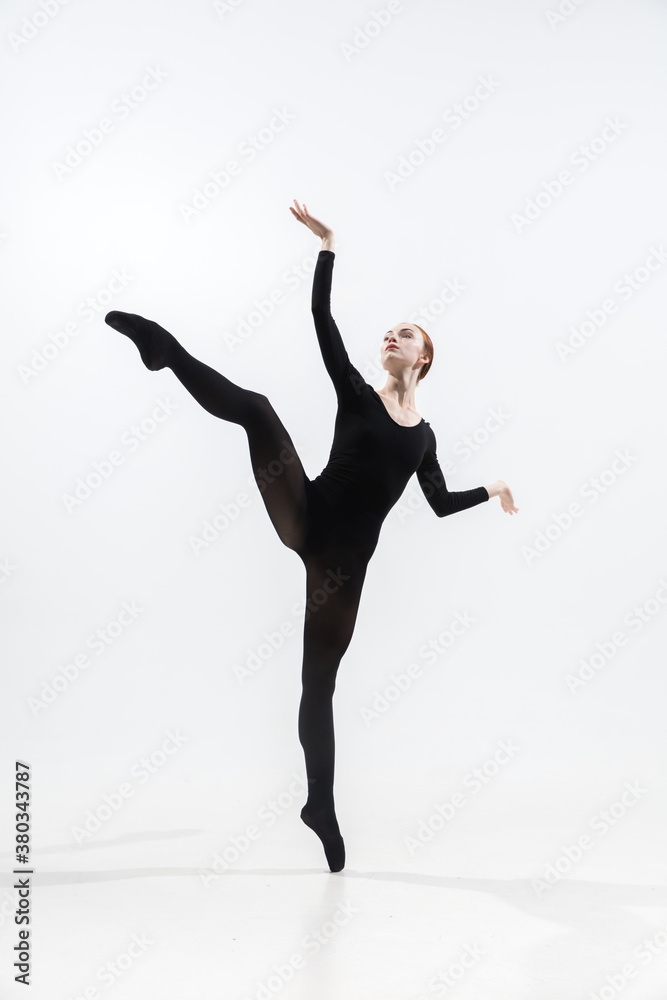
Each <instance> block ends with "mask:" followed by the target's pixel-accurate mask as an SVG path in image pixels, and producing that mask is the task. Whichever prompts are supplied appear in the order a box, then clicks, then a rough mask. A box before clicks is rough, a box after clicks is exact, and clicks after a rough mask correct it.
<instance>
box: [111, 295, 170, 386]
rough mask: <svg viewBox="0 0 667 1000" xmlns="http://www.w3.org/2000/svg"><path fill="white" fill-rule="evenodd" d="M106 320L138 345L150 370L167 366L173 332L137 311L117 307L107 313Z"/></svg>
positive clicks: (153, 370) (154, 370) (157, 369)
mask: <svg viewBox="0 0 667 1000" xmlns="http://www.w3.org/2000/svg"><path fill="white" fill-rule="evenodd" d="M104 322H105V323H106V324H107V325H108V326H110V327H112V328H113V329H114V330H118V332H119V333H124V334H125V336H126V337H129V338H130V340H132V341H133V342H134V343H135V344H136V345H137V347H138V348H139V354H140V355H141V360H142V361H143V363H144V364H145V365H146V367H147V368H148V369H150V371H152V372H156V371H159V370H160V369H161V368H165V367H166V366H167V349H166V348H167V339H168V338H169V337H170V336H171V334H170V333H168V332H167V331H166V330H163V329H162V327H161V326H159V325H158V324H157V323H154V322H153V321H152V320H150V319H144V317H143V316H137V315H136V314H135V313H126V312H118V311H117V310H115V309H114V310H113V311H112V312H109V313H107V314H106V316H105V317H104Z"/></svg>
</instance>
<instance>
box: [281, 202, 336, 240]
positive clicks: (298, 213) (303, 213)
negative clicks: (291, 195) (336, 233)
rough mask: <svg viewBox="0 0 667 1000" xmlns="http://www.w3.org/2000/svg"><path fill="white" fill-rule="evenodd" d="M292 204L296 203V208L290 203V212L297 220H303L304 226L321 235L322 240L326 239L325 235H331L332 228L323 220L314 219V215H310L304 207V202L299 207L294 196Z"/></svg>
mask: <svg viewBox="0 0 667 1000" xmlns="http://www.w3.org/2000/svg"><path fill="white" fill-rule="evenodd" d="M294 204H295V205H296V210H295V209H293V208H292V206H291V205H290V207H289V210H290V212H291V213H292V215H293V216H294V218H295V219H298V220H299V222H303V224H304V226H307V227H308V229H310V231H311V232H312V233H315V235H316V236H321V237H322V239H323V240H324V239H327V237H331V236H333V229H330V228H329V227H328V226H325V224H324V223H323V222H320V220H319V219H316V218H315V216H314V215H311V214H310V212H309V211H308V209H307V208H306V203H305V202H304V203H303V207H301V205H299V202H298V201H297V200H296V198H295V199H294Z"/></svg>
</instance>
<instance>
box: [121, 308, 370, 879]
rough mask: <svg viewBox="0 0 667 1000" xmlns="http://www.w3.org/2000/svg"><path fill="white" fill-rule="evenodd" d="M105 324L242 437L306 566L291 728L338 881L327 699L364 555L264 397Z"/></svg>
mask: <svg viewBox="0 0 667 1000" xmlns="http://www.w3.org/2000/svg"><path fill="white" fill-rule="evenodd" d="M114 317H115V319H113V318H114ZM107 321H108V322H109V325H112V326H114V327H115V328H116V329H119V330H121V332H122V333H125V334H126V335H128V336H130V337H131V339H133V340H134V342H135V343H137V345H138V346H139V347H140V350H141V351H142V358H143V359H144V362H145V363H146V359H147V357H149V352H150V347H151V343H150V340H151V338H152V347H153V352H154V354H155V353H156V351H157V347H156V343H157V342H158V340H159V345H160V346H159V352H160V354H159V364H155V365H149V367H163V366H166V367H169V368H171V370H172V371H173V372H174V374H175V375H176V377H177V378H178V379H179V381H180V382H181V383H182V384H183V385H184V386H185V388H186V389H187V390H188V392H189V393H190V394H191V395H192V396H194V398H195V399H196V400H197V402H198V403H200V405H201V406H203V407H204V409H205V410H208V412H209V413H211V414H213V416H215V417H219V418H220V419H222V420H229V421H231V422H232V423H235V424H240V425H241V426H242V427H243V428H244V430H245V432H246V434H247V436H248V444H249V447H250V460H251V463H252V469H253V473H254V475H255V479H256V482H257V485H258V487H259V489H260V492H261V496H262V500H263V501H264V505H265V507H266V510H267V512H268V515H269V517H270V518H271V522H272V524H273V526H274V528H275V529H276V532H277V533H278V537H279V538H280V540H281V541H282V542H283V543H284V545H286V546H287V547H288V548H290V549H292V550H293V551H295V552H296V553H297V554H298V555H299V556H300V558H301V559H302V561H303V563H304V565H305V568H306V608H307V610H306V620H305V623H304V633H303V663H302V672H301V680H302V695H301V702H300V706H299V720H298V727H299V741H300V743H301V745H302V747H303V751H304V756H305V762H306V774H307V776H308V800H307V802H306V804H305V806H304V808H303V810H302V813H301V818H302V819H303V820H304V822H305V823H306V824H307V825H308V826H310V827H311V829H313V830H314V831H315V832H316V833H317V834H318V836H319V837H320V839H321V840H322V843H323V846H324V849H325V853H326V855H327V860H328V862H329V866H330V868H331V870H332V871H339V870H340V869H341V868H342V867H343V865H344V858H345V853H344V846H343V841H342V837H341V835H340V831H339V828H338V823H337V820H336V815H335V809H334V797H333V781H334V757H335V743H334V725H333V694H334V689H335V686H336V674H337V672H338V667H339V664H340V661H341V658H342V656H343V654H344V653H345V651H346V649H347V648H348V646H349V643H350V640H351V638H352V633H353V631H354V625H355V621H356V617H357V611H358V608H359V600H360V597H361V591H362V586H363V582H364V577H365V575H366V567H367V563H368V558H369V556H368V553H367V551H365V550H364V549H363V547H362V546H359V545H358V544H356V545H355V544H354V542H353V540H352V539H351V538H350V539H346V538H341V535H340V531H339V530H338V529H334V530H333V532H332V535H331V537H329V536H328V535H327V523H328V522H330V521H332V520H333V519H332V518H331V508H328V510H327V509H325V508H323V506H322V504H321V503H318V502H317V500H316V498H315V497H314V496H313V491H312V487H311V486H310V483H309V481H308V479H307V476H306V473H305V470H304V468H303V465H302V464H301V460H300V458H299V456H298V454H297V452H296V449H295V447H294V444H293V442H292V439H291V437H290V435H289V434H288V432H287V430H286V429H285V426H284V425H283V423H282V422H281V420H280V418H279V417H278V415H277V413H276V412H275V410H274V409H273V407H272V405H271V403H270V402H269V400H268V399H267V397H266V396H264V395H262V394H261V393H258V392H253V391H252V390H250V389H243V388H241V387H240V386H238V385H235V384H234V383H233V382H231V381H230V380H229V379H228V378H225V376H224V375H221V374H220V373H219V372H217V371H215V369H213V368H210V367H209V366H208V365H206V364H204V363H203V362H201V361H198V360H197V359H196V358H194V357H192V355H191V354H188V352H187V351H186V350H185V348H184V347H183V346H182V345H181V344H179V343H178V341H177V340H176V338H175V337H173V336H172V335H171V334H167V333H166V331H163V330H162V328H161V327H158V326H157V324H152V323H150V321H147V320H142V319H141V317H136V316H130V314H127V313H116V312H114V313H110V314H109V316H108V317H107ZM121 327H122V329H121ZM157 331H160V332H159V334H158V332H157ZM142 337H143V338H145V339H142ZM142 347H143V349H142ZM149 360H150V358H149ZM267 473H268V474H267Z"/></svg>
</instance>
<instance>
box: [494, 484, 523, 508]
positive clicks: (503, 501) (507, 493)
mask: <svg viewBox="0 0 667 1000" xmlns="http://www.w3.org/2000/svg"><path fill="white" fill-rule="evenodd" d="M498 485H499V486H500V492H499V493H498V496H499V497H500V506H501V507H502V508H503V510H504V511H505V513H506V514H518V513H519V508H518V507H516V506H515V505H514V497H513V496H512V491H511V489H510V488H509V486H508V485H507V483H505V482H503V480H502V479H499V480H498Z"/></svg>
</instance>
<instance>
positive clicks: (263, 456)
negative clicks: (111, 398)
mask: <svg viewBox="0 0 667 1000" xmlns="http://www.w3.org/2000/svg"><path fill="white" fill-rule="evenodd" d="M106 322H107V323H108V324H109V326H112V327H113V328H114V329H116V330H119V332H121V333H123V334H125V336H127V337H129V338H130V339H131V340H133V341H134V343H135V344H136V345H137V347H138V348H139V352H140V354H141V357H142V360H143V362H144V364H145V365H146V367H147V368H150V369H151V370H152V371H155V370H157V369H160V368H165V367H166V368H171V370H172V371H173V373H174V374H175V375H176V377H177V379H178V380H179V381H180V382H181V384H182V385H184V386H185V388H186V389H187V390H188V392H189V393H190V394H191V395H192V396H193V397H194V398H195V399H196V400H197V402H198V403H199V404H200V405H201V406H203V407H204V409H205V410H207V411H208V412H209V413H211V414H212V415H213V416H214V417H219V418H220V419H221V420H229V421H230V422H231V423H235V424H240V425H241V426H242V427H243V428H244V430H245V432H246V434H247V435H248V444H249V447H250V460H251V463H252V470H253V473H254V476H255V481H256V482H257V485H258V487H259V490H260V493H261V495H262V499H263V501H264V505H265V507H266V510H267V512H268V514H269V517H270V519H271V522H272V524H273V526H274V528H275V529H276V531H277V533H278V537H279V538H280V540H281V541H282V542H283V543H284V544H285V545H286V546H287V547H288V548H290V549H294V550H295V551H296V550H299V549H301V547H302V545H303V540H304V537H305V532H306V510H307V496H306V487H305V481H306V473H305V470H304V468H303V465H302V464H301V459H300V458H299V456H298V454H297V452H296V448H295V447H294V443H293V442H292V439H291V437H290V435H289V434H288V432H287V430H286V428H285V426H284V425H283V423H282V421H281V420H280V418H279V417H278V415H277V413H276V412H275V410H274V409H273V406H272V405H271V403H270V401H269V399H268V398H267V397H266V396H264V395H262V394H261V393H259V392H253V391H252V390H251V389H243V388H242V387H241V386H239V385H236V384H235V383H234V382H232V381H230V379H228V378H226V377H225V376H224V375H221V374H220V372H217V371H216V370H215V369H214V368H210V367H209V366H208V365H206V364H204V362H202V361H198V360H197V358H195V357H193V356H192V355H191V354H189V353H188V352H187V351H186V350H185V348H184V347H183V346H182V345H181V344H180V343H179V342H178V341H177V340H176V338H175V337H174V336H173V334H171V333H169V332H168V331H167V330H165V329H164V328H163V327H161V326H159V325H158V324H157V323H154V322H153V321H152V320H147V319H144V318H143V317H142V316H137V315H136V314H134V313H122V312H117V311H114V312H110V313H109V314H108V315H107V317H106Z"/></svg>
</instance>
